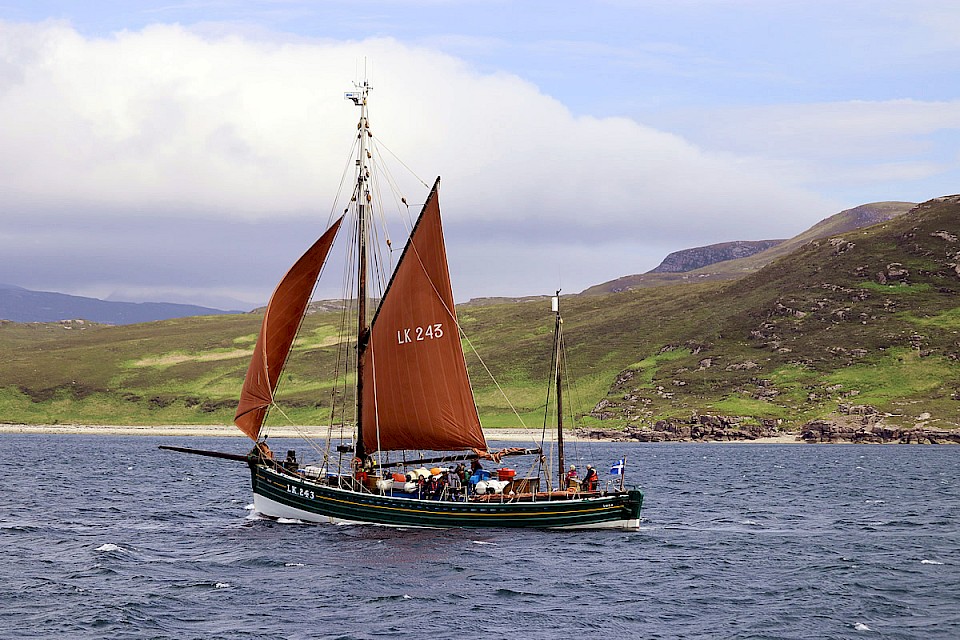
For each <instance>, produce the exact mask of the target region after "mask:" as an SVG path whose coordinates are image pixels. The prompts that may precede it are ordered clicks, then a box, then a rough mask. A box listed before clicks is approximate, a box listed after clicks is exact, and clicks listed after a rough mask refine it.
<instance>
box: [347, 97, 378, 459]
mask: <svg viewBox="0 0 960 640" xmlns="http://www.w3.org/2000/svg"><path fill="white" fill-rule="evenodd" d="M356 88H357V90H356V91H348V92H346V93H345V94H344V98H346V99H347V100H351V101H353V104H355V105H357V106H358V107H360V122H359V123H358V124H357V129H358V133H357V135H358V136H359V142H360V144H359V145H357V146H358V152H357V184H356V186H355V187H354V193H353V199H354V200H355V201H356V203H357V262H358V271H357V441H356V445H355V447H354V452H355V454H356V456H357V457H358V458H359V459H360V460H361V461H362V460H365V459H366V457H367V452H366V448H365V447H364V445H363V382H364V371H363V354H364V351H366V349H367V344H368V342H369V339H370V327H369V325H368V323H367V224H368V222H369V221H368V217H369V215H370V213H369V212H370V208H371V206H372V200H373V198H372V197H371V195H370V191H371V189H370V162H369V160H370V152H369V150H368V148H367V144H368V141H369V138H370V137H371V136H372V135H373V134H371V133H370V130H369V123H368V122H367V95H368V94H369V92H370V89H371V87H370V83H369V82H368V81H366V80H364V81H363V83H361V84H357V85H356Z"/></svg>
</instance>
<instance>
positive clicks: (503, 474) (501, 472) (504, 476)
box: [497, 469, 517, 480]
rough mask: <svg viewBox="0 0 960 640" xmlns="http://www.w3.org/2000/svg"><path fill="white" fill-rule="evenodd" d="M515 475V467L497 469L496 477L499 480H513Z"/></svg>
mask: <svg viewBox="0 0 960 640" xmlns="http://www.w3.org/2000/svg"><path fill="white" fill-rule="evenodd" d="M515 475H517V472H516V470H515V469H497V479H499V480H513V476H515Z"/></svg>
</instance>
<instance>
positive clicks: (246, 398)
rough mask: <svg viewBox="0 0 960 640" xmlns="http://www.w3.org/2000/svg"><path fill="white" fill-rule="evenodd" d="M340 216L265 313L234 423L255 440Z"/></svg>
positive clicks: (294, 269) (292, 271)
mask: <svg viewBox="0 0 960 640" xmlns="http://www.w3.org/2000/svg"><path fill="white" fill-rule="evenodd" d="M341 220H343V218H340V219H339V220H337V221H336V222H334V223H333V225H332V226H331V227H330V228H329V229H327V231H326V233H324V234H323V236H321V237H320V239H319V240H317V241H316V242H315V243H314V244H313V246H312V247H310V248H309V249H307V252H306V253H304V254H303V255H302V256H301V257H300V259H299V260H297V262H296V264H294V265H293V266H292V267H291V268H290V270H289V271H288V272H287V274H286V275H285V276H284V277H283V279H282V280H281V281H280V284H278V285H277V288H276V289H275V290H274V292H273V295H272V296H270V303H269V304H267V310H266V311H265V312H264V314H263V324H262V325H261V326H260V335H259V336H258V337H257V345H256V347H254V350H253V357H252V358H251V359H250V366H249V367H248V368H247V376H246V378H245V379H244V381H243V388H242V389H241V391H240V403H239V405H238V406H237V414H236V416H234V418H233V423H234V424H235V425H237V427H238V428H239V429H240V430H241V431H243V432H244V433H245V434H247V436H249V437H250V438H251V439H252V440H254V441H255V440H257V438H258V437H259V436H260V427H261V426H262V425H263V420H264V418H265V417H266V415H267V409H269V408H270V405H271V404H272V403H273V393H274V391H275V390H276V388H277V380H278V379H279V378H280V373H281V372H282V371H283V365H284V363H285V362H286V360H287V355H288V354H289V353H290V347H291V346H293V340H294V338H295V337H296V335H297V330H298V329H299V328H300V321H301V320H302V319H303V314H304V313H305V312H306V309H307V304H308V303H309V302H310V296H311V295H312V294H313V287H314V286H315V285H316V283H317V278H319V277H320V270H321V269H322V268H323V263H324V262H325V261H326V259H327V253H329V251H330V246H331V245H332V244H333V240H334V238H335V237H336V236H337V230H338V229H339V228H340V222H341Z"/></svg>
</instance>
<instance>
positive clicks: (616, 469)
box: [610, 458, 623, 476]
mask: <svg viewBox="0 0 960 640" xmlns="http://www.w3.org/2000/svg"><path fill="white" fill-rule="evenodd" d="M610 475H612V476H622V475H623V458H620V459H619V460H617V461H616V462H614V463H613V465H612V466H611V467H610Z"/></svg>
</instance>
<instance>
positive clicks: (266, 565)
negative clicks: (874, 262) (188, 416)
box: [0, 435, 960, 639]
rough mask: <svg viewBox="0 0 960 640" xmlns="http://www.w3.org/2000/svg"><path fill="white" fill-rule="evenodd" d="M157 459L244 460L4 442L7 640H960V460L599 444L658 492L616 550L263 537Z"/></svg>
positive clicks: (198, 475) (276, 526)
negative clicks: (638, 526)
mask: <svg viewBox="0 0 960 640" xmlns="http://www.w3.org/2000/svg"><path fill="white" fill-rule="evenodd" d="M158 444H182V445H185V446H195V447H198V448H209V449H219V450H222V451H234V452H243V451H242V450H243V448H244V447H245V445H244V443H243V442H242V441H241V440H240V439H233V438H230V439H226V438H224V439H200V438H189V439H188V438H179V439H177V438H146V437H103V436H98V437H84V436H29V435H23V436H9V435H8V436H0V452H2V456H3V460H5V461H6V463H7V466H6V467H5V470H4V475H3V480H2V485H0V487H2V488H0V544H2V548H3V551H4V561H3V562H0V636H2V637H3V638H50V637H64V638H178V639H180V638H231V639H234V638H267V637H269V638H378V637H388V638H391V637H416V638H466V637H470V638H474V637H476V638H480V637H491V638H525V639H538V638H600V637H604V638H958V637H960V481H958V471H960V464H958V461H960V447H920V446H912V447H905V446H900V447H895V446H886V447H881V446H849V445H848V446H827V445H821V446H802V445H782V446H777V445H703V444H700V445H691V444H653V445H645V444H632V445H624V444H599V445H590V451H591V453H592V454H593V455H594V457H595V459H596V461H598V462H603V463H604V464H606V462H609V461H612V460H614V459H616V458H618V457H619V456H620V455H622V454H624V453H626V454H627V456H628V475H627V481H628V483H637V484H639V485H641V486H642V487H643V489H644V490H645V493H646V503H645V505H644V510H643V514H642V515H643V521H642V529H641V531H639V532H636V533H623V532H618V533H610V532H548V531H493V530H487V531H465V530H448V531H431V530H395V529H386V528H378V527H369V526H352V527H351V526H341V527H335V526H330V525H303V524H280V523H277V522H272V521H267V520H256V519H251V518H250V517H249V516H250V511H248V510H247V509H246V507H247V505H249V504H250V503H251V496H250V492H249V478H248V475H247V470H246V468H245V466H244V465H242V464H240V463H231V462H226V461H218V460H212V459H209V458H200V457H196V456H188V455H183V454H174V453H169V452H162V451H159V450H158V449H157V445H158ZM283 447H284V445H283V444H282V443H275V444H274V448H275V449H277V450H280V449H283ZM568 457H569V454H568Z"/></svg>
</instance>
